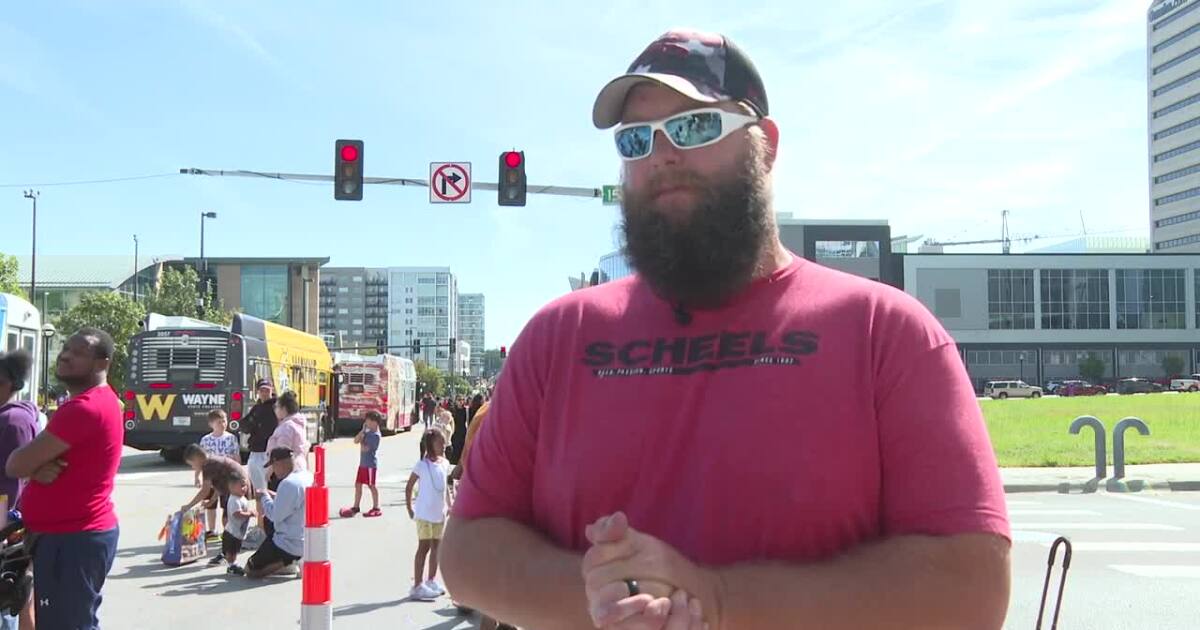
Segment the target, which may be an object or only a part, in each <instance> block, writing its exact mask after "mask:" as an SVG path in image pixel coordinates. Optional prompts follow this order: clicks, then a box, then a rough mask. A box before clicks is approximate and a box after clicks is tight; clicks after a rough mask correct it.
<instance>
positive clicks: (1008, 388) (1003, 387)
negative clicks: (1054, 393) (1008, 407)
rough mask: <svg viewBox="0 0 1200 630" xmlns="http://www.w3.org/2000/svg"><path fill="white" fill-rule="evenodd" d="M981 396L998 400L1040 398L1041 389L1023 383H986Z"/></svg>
mask: <svg viewBox="0 0 1200 630" xmlns="http://www.w3.org/2000/svg"><path fill="white" fill-rule="evenodd" d="M983 395H984V396H990V397H991V398H995V399H998V400H1003V399H1005V398H1041V397H1042V388H1041V387H1035V386H1033V385H1030V384H1028V383H1026V382H1025V381H988V382H987V383H986V384H985V385H984V386H983Z"/></svg>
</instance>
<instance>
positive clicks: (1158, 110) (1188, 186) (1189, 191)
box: [1146, 0, 1200, 253]
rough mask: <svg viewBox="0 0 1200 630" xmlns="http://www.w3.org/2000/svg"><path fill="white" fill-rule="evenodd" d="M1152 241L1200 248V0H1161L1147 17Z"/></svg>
mask: <svg viewBox="0 0 1200 630" xmlns="http://www.w3.org/2000/svg"><path fill="white" fill-rule="evenodd" d="M1146 33H1147V37H1146V40H1147V42H1146V47H1147V51H1146V60H1147V68H1146V78H1147V83H1148V85H1147V99H1148V108H1147V117H1148V123H1149V124H1148V126H1147V128H1148V130H1149V136H1150V137H1149V146H1150V156H1149V158H1150V241H1151V243H1152V247H1153V250H1152V251H1154V252H1155V253H1159V252H1163V253H1181V252H1187V253H1196V252H1200V0H1156V1H1155V2H1153V3H1152V4H1151V5H1150V8H1149V11H1148V14H1147V20H1146Z"/></svg>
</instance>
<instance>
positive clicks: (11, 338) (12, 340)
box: [4, 332, 18, 352]
mask: <svg viewBox="0 0 1200 630" xmlns="http://www.w3.org/2000/svg"><path fill="white" fill-rule="evenodd" d="M17 343H18V338H17V333H15V332H10V333H8V341H7V342H6V343H5V344H4V351H5V352H12V351H13V350H16V349H17V347H18V346H17Z"/></svg>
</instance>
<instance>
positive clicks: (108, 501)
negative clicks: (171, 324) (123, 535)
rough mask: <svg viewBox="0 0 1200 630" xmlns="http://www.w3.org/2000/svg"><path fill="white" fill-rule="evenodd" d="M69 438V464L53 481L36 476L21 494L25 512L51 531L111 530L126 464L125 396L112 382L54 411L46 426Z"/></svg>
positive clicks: (34, 525)
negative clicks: (119, 470) (118, 480)
mask: <svg viewBox="0 0 1200 630" xmlns="http://www.w3.org/2000/svg"><path fill="white" fill-rule="evenodd" d="M46 430H47V431H49V432H50V433H51V434H53V435H54V437H56V438H58V439H60V440H62V441H63V442H66V443H67V446H68V447H69V448H68V449H67V452H65V453H63V455H62V459H63V460H64V461H66V462H67V466H66V468H64V469H63V471H62V473H61V474H60V475H59V476H58V479H55V480H54V482H53V483H51V484H49V485H42V484H40V483H38V482H36V481H34V482H31V483H30V484H29V486H28V487H27V488H26V489H25V494H23V495H21V516H22V518H24V519H25V525H26V527H28V528H29V529H30V530H32V531H35V532H39V533H45V534H66V533H72V532H97V531H108V530H110V529H112V528H114V527H116V526H117V513H116V511H115V510H114V509H113V503H112V492H113V480H114V478H115V477H116V475H117V468H118V467H119V466H120V465H121V444H122V442H123V438H124V430H123V428H122V426H121V401H120V400H119V399H118V398H117V394H116V392H114V391H113V389H112V387H109V386H108V385H101V386H99V387H93V388H92V389H89V390H87V391H85V392H83V393H82V394H79V395H78V396H75V397H73V398H71V399H70V400H69V401H67V403H66V404H64V405H63V406H61V407H59V408H58V411H56V412H54V416H52V417H51V418H50V424H48V425H47V426H46Z"/></svg>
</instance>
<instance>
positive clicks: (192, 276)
mask: <svg viewBox="0 0 1200 630" xmlns="http://www.w3.org/2000/svg"><path fill="white" fill-rule="evenodd" d="M199 285H200V276H198V275H196V270H195V269H192V268H191V267H184V268H182V269H176V268H172V267H167V268H166V269H164V270H163V273H162V278H161V279H159V282H158V286H157V287H155V289H154V292H153V293H152V294H151V295H150V297H149V298H148V299H147V300H146V312H148V313H158V314H159V315H174V316H184V317H195V318H196V319H202V320H204V321H206V322H212V323H214V324H221V325H222V326H228V325H229V324H230V323H231V322H232V321H233V313H232V312H230V311H227V310H225V308H224V307H223V305H222V304H221V301H220V300H215V301H214V300H213V299H212V297H211V296H209V298H208V299H206V300H205V305H204V309H203V311H202V312H201V313H200V315H198V316H197V314H196V300H197V299H198V298H199V297H200V290H199Z"/></svg>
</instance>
